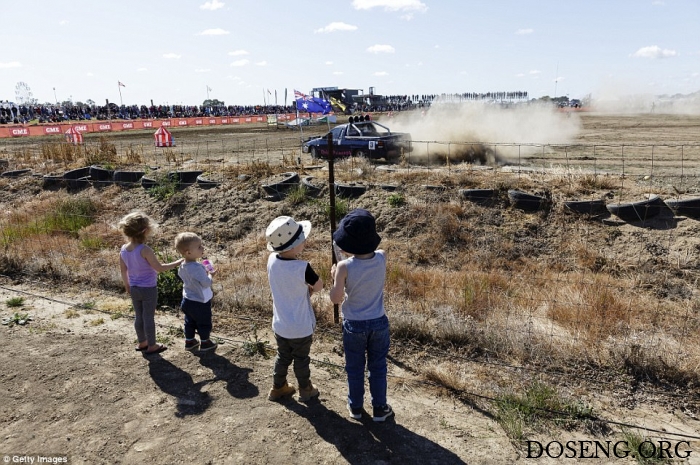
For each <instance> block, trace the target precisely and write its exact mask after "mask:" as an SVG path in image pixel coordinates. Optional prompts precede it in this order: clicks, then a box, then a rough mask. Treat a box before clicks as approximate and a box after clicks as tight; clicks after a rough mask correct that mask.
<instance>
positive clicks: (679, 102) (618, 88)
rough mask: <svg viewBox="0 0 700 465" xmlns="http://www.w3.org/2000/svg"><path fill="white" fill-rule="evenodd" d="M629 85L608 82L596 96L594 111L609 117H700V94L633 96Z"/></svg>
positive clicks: (592, 107) (593, 105)
mask: <svg viewBox="0 0 700 465" xmlns="http://www.w3.org/2000/svg"><path fill="white" fill-rule="evenodd" d="M629 87H630V84H629V83H620V82H612V81H611V82H606V83H605V84H604V85H602V86H601V87H600V88H599V89H598V90H597V91H596V92H595V93H594V98H593V99H592V101H591V110H592V111H595V112H599V113H608V114H623V115H637V114H651V113H658V114H668V115H700V92H695V93H692V94H674V95H652V94H649V93H644V92H637V93H629V91H628V90H629Z"/></svg>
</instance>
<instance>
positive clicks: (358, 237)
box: [333, 208, 382, 255]
mask: <svg viewBox="0 0 700 465" xmlns="http://www.w3.org/2000/svg"><path fill="white" fill-rule="evenodd" d="M333 240H334V241H335V243H336V244H337V245H338V247H340V248H341V249H342V250H344V251H346V252H348V253H351V254H353V255H363V254H367V253H372V252H374V251H375V250H376V249H377V246H378V245H379V242H381V240H382V238H381V237H379V234H377V224H376V222H375V220H374V217H373V216H372V214H371V213H370V212H368V211H367V210H363V209H362V208H356V209H354V210H352V211H350V212H349V213H348V214H347V215H345V218H343V219H342V220H341V221H340V224H339V225H338V229H337V230H336V231H335V232H334V233H333Z"/></svg>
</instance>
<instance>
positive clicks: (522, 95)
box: [355, 91, 528, 112]
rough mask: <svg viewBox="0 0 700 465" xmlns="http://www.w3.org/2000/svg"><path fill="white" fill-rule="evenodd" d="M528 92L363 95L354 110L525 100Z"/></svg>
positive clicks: (420, 107) (410, 108)
mask: <svg viewBox="0 0 700 465" xmlns="http://www.w3.org/2000/svg"><path fill="white" fill-rule="evenodd" d="M527 99H528V93H527V92H525V91H515V92H485V93H477V92H464V93H461V94H446V93H443V94H415V95H371V96H369V97H367V96H363V100H362V101H361V102H358V103H357V105H356V107H355V110H356V111H361V112H385V111H406V110H416V109H423V108H426V107H430V106H431V105H433V104H434V103H437V102H441V103H460V102H467V101H488V102H498V103H502V102H514V101H525V100H527Z"/></svg>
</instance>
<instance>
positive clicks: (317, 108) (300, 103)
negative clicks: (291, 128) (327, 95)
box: [295, 91, 332, 115]
mask: <svg viewBox="0 0 700 465" xmlns="http://www.w3.org/2000/svg"><path fill="white" fill-rule="evenodd" d="M295 94H296V91H295ZM305 97H306V98H299V99H297V100H296V102H297V110H299V111H306V112H309V113H323V114H324V115H325V114H326V113H330V112H331V109H332V108H331V104H330V103H329V102H328V100H323V99H322V98H318V97H309V96H308V95H307V96H305Z"/></svg>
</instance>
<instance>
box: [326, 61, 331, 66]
mask: <svg viewBox="0 0 700 465" xmlns="http://www.w3.org/2000/svg"><path fill="white" fill-rule="evenodd" d="M325 64H327V65H328V66H330V65H332V64H333V62H332V61H327V62H326V63H325Z"/></svg>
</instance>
